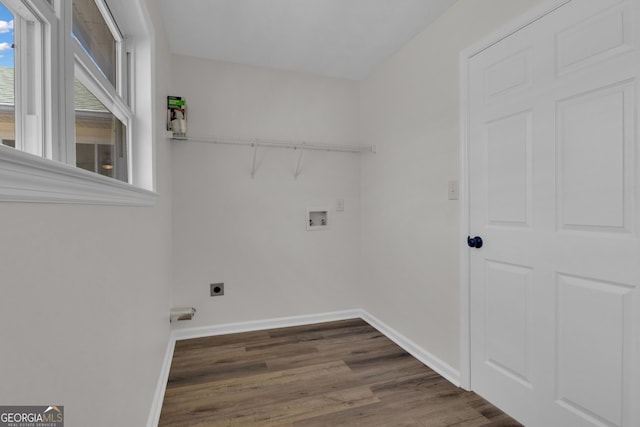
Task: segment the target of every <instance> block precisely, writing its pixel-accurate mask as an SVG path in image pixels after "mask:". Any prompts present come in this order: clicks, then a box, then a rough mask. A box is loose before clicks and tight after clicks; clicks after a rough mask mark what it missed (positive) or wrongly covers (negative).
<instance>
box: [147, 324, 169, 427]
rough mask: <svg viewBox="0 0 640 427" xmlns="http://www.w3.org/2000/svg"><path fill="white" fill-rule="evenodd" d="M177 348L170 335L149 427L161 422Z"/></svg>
mask: <svg viewBox="0 0 640 427" xmlns="http://www.w3.org/2000/svg"><path fill="white" fill-rule="evenodd" d="M175 347H176V340H175V338H174V337H173V335H172V334H170V335H169V342H168V343H167V349H166V351H165V353H164V359H163V360H162V367H161V369H160V375H159V377H158V383H157V384H156V392H155V394H154V396H153V402H151V411H150V412H149V419H148V420H147V427H158V423H159V422H160V413H161V412H162V403H163V402H164V393H165V391H166V389H167V382H168V380H169V371H170V370H171V361H172V360H173V350H174V349H175Z"/></svg>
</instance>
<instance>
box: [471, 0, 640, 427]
mask: <svg viewBox="0 0 640 427" xmlns="http://www.w3.org/2000/svg"><path fill="white" fill-rule="evenodd" d="M468 64H469V68H468V70H469V74H468V75H469V81H468V99H469V106H468V107H469V110H468V112H469V116H468V117H469V123H468V126H469V127H468V160H469V166H468V177H469V218H470V221H469V229H470V232H471V233H472V236H471V237H475V236H476V235H477V236H480V237H481V238H482V239H483V245H482V247H481V248H477V247H470V248H469V273H470V309H471V312H470V334H471V340H470V345H471V371H470V383H471V388H472V389H473V390H475V391H477V392H479V393H480V394H481V395H483V396H485V397H486V398H487V399H489V400H490V401H492V402H493V403H494V404H496V405H497V406H499V407H501V408H502V409H504V410H506V411H507V412H509V413H511V414H512V415H513V416H515V417H516V418H518V419H520V420H521V421H522V422H523V423H525V424H526V425H527V427H574V426H608V427H611V426H626V427H638V426H640V392H639V388H640V289H639V287H640V239H639V235H640V204H639V201H640V178H639V177H640V170H639V168H638V165H639V158H640V157H639V151H640V150H639V148H640V147H639V146H638V117H639V100H640V99H639V96H638V93H639V92H638V91H639V89H640V87H639V85H640V79H639V77H640V1H639V0H626V1H623V0H572V1H569V2H568V3H566V4H564V5H563V6H561V7H559V8H557V9H555V10H553V11H552V12H549V13H548V14H546V15H544V16H543V17H541V18H539V19H537V20H536V21H534V22H532V23H530V24H529V25H527V26H525V27H524V28H522V29H521V30H519V31H517V32H515V33H513V34H512V35H511V36H509V37H507V38H504V39H502V40H501V41H499V42H497V43H496V44H493V45H491V46H490V47H488V48H487V49H485V50H483V51H481V52H479V53H478V54H476V55H475V56H473V57H472V58H471V59H470V60H469V63H468ZM476 243H477V241H475V240H471V241H470V244H471V245H475V246H478V245H476Z"/></svg>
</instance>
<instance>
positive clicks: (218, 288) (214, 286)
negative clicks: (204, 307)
mask: <svg viewBox="0 0 640 427" xmlns="http://www.w3.org/2000/svg"><path fill="white" fill-rule="evenodd" d="M209 290H210V293H211V296H212V297H220V296H222V295H224V283H211V284H210V285H209Z"/></svg>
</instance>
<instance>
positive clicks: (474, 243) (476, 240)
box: [467, 236, 482, 249]
mask: <svg viewBox="0 0 640 427" xmlns="http://www.w3.org/2000/svg"><path fill="white" fill-rule="evenodd" d="M467 245H469V247H470V248H476V249H480V248H481V247H482V237H480V236H476V237H471V236H467Z"/></svg>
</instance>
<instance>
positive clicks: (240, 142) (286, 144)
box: [168, 133, 376, 179]
mask: <svg viewBox="0 0 640 427" xmlns="http://www.w3.org/2000/svg"><path fill="white" fill-rule="evenodd" d="M168 135H169V138H170V139H171V140H172V141H180V142H197V143H210V144H225V145H236V146H243V147H253V162H252V166H251V178H253V177H254V176H255V173H256V155H257V152H258V147H267V148H287V149H293V150H300V154H299V156H298V163H297V165H296V170H295V172H294V178H296V179H297V178H298V176H299V175H300V173H301V171H302V169H301V165H302V155H303V153H304V151H307V150H314V151H336V152H341V153H357V154H359V153H374V154H375V152H376V148H375V146H373V145H341V144H326V143H321V142H307V141H290V140H279V139H263V138H243V137H210V138H204V137H188V138H173V137H172V134H171V133H169V134H168Z"/></svg>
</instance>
